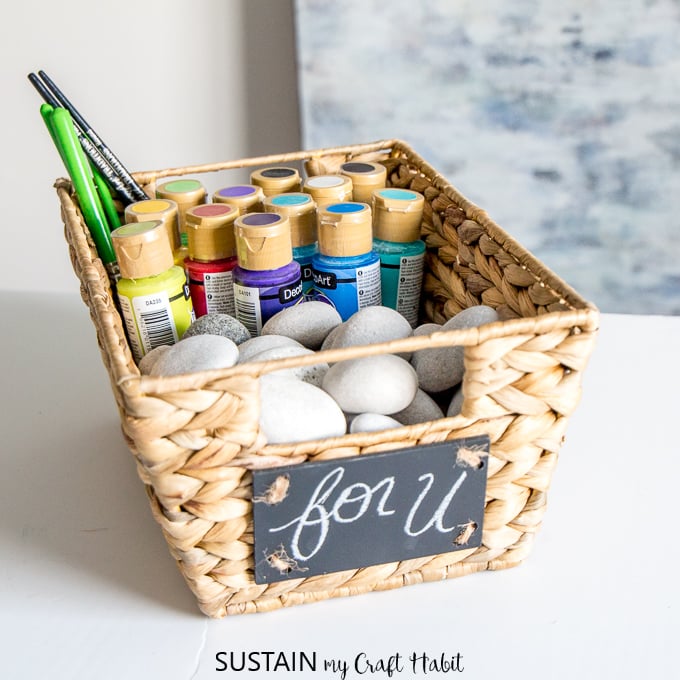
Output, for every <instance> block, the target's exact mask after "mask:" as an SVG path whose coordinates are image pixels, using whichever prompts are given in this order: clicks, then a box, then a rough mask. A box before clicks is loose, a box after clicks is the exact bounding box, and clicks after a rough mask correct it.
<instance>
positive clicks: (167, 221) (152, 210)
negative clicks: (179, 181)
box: [125, 198, 181, 252]
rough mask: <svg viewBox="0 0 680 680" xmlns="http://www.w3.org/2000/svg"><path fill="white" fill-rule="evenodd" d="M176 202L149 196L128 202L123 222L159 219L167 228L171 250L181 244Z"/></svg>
mask: <svg viewBox="0 0 680 680" xmlns="http://www.w3.org/2000/svg"><path fill="white" fill-rule="evenodd" d="M177 212H178V211H177V203H176V202H175V201H172V200H170V199H169V198H164V199H159V198H149V199H147V200H145V201H136V202H135V203H130V205H128V206H127V207H126V208H125V222H126V223H127V224H129V223H130V222H148V221H149V220H160V221H161V222H163V224H164V225H165V228H166V229H167V230H168V237H169V239H170V247H171V248H172V250H173V252H174V251H175V250H177V249H178V248H179V247H180V246H181V242H180V239H179V221H178V217H177Z"/></svg>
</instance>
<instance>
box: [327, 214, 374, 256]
mask: <svg viewBox="0 0 680 680" xmlns="http://www.w3.org/2000/svg"><path fill="white" fill-rule="evenodd" d="M318 214H319V252H320V253H321V254H322V255H328V256H330V257H349V256H353V255H364V254H365V253H370V252H371V250H372V248H373V230H372V226H371V222H372V219H371V208H370V207H369V206H368V204H366V203H355V202H351V201H347V202H345V203H331V204H330V205H327V206H325V207H324V208H322V209H321V210H319V213H318Z"/></svg>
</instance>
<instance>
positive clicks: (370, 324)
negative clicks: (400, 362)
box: [333, 305, 413, 359]
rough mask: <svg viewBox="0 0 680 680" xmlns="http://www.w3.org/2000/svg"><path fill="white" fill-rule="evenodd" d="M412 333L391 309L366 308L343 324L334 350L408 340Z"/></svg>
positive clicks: (378, 306)
mask: <svg viewBox="0 0 680 680" xmlns="http://www.w3.org/2000/svg"><path fill="white" fill-rule="evenodd" d="M411 333H413V329H412V328H411V324H410V323H409V322H408V321H407V320H406V319H405V318H404V317H403V316H402V315H401V314H399V312H397V311H396V310H394V309H392V308H391V307H383V306H380V305H374V306H372V307H364V308H363V309H360V310H359V311H358V312H355V313H354V314H352V316H350V317H349V319H347V321H345V323H343V324H342V326H341V327H340V329H339V330H338V332H337V334H336V335H335V336H334V338H333V349H339V348H341V347H355V346H357V345H372V344H375V343H380V342H387V341H389V340H398V339H400V338H408V337H410V335H411ZM404 358H406V359H408V356H405V357H404Z"/></svg>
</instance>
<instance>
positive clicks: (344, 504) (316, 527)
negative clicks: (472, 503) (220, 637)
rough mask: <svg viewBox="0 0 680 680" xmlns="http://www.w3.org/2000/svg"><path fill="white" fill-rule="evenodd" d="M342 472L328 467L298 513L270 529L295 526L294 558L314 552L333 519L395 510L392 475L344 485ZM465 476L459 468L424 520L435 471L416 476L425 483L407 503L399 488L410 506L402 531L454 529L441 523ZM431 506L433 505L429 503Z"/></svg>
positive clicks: (413, 533)
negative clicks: (373, 482) (425, 505)
mask: <svg viewBox="0 0 680 680" xmlns="http://www.w3.org/2000/svg"><path fill="white" fill-rule="evenodd" d="M344 474H345V470H344V468H343V467H340V466H339V467H336V468H335V469H333V470H331V471H330V472H329V473H328V474H327V475H326V476H325V477H324V478H323V479H322V480H321V481H320V482H319V484H318V485H317V486H316V488H315V489H314V490H313V492H312V494H311V496H310V498H309V501H308V503H307V506H306V507H305V509H304V510H303V512H302V513H301V514H300V515H298V516H297V517H295V518H293V519H292V520H290V521H289V522H286V523H285V524H282V525H281V526H278V527H272V528H270V529H269V531H270V532H271V533H276V532H279V531H283V530H284V529H288V528H289V527H293V526H294V527H295V530H294V532H293V537H292V538H291V541H290V548H291V553H292V557H293V558H294V559H295V560H297V561H303V562H304V561H305V560H309V559H310V558H312V557H313V556H314V555H316V554H317V553H318V552H319V550H321V548H322V547H323V545H324V542H325V540H326V538H327V536H328V532H329V529H330V527H331V524H332V523H333V522H337V523H339V524H351V523H352V522H356V521H357V520H358V519H359V518H360V517H362V516H363V515H365V514H366V513H367V512H368V511H369V509H373V511H374V512H375V514H376V515H377V516H378V517H387V516H390V515H394V514H395V512H396V510H395V509H394V508H390V500H391V498H392V491H393V490H394V486H395V478H394V477H385V478H384V479H382V480H381V481H379V482H378V483H377V484H374V485H373V486H369V485H368V484H365V483H363V482H355V483H354V484H350V485H349V486H343V485H342V478H343V476H344ZM466 477H467V472H465V471H462V472H460V474H459V476H458V477H457V478H456V479H455V481H454V482H453V484H452V486H451V488H450V489H449V490H448V492H447V493H446V495H445V496H444V497H443V498H442V500H441V502H440V503H439V504H438V505H437V506H436V508H435V510H434V512H432V514H431V515H430V516H429V517H427V518H426V521H424V522H423V520H422V518H419V517H417V516H418V511H419V509H420V507H421V505H422V504H423V501H424V500H425V498H426V497H427V496H428V494H429V493H430V489H431V488H432V485H433V484H434V475H433V474H432V473H431V472H427V473H425V474H422V475H420V476H419V477H418V482H421V483H424V485H423V487H422V489H421V491H420V493H419V495H418V497H417V498H415V499H414V500H413V501H412V502H411V503H410V504H407V499H406V498H405V496H404V493H403V490H401V492H400V494H399V506H400V507H404V506H406V507H408V508H409V509H408V512H407V514H406V518H405V520H404V524H403V531H404V534H406V536H409V537H414V536H419V535H421V534H423V533H425V532H426V531H428V530H430V529H432V528H434V529H435V530H436V531H438V532H440V533H449V532H451V531H453V530H454V529H455V528H456V525H453V526H450V527H447V526H444V515H445V514H446V511H447V509H448V508H449V506H450V505H451V502H452V501H453V498H454V496H455V495H456V492H457V491H458V490H459V489H460V487H461V486H462V484H463V482H464V481H465V479H466ZM374 500H375V502H374ZM430 507H432V505H431V504H430ZM421 514H422V513H421ZM419 519H420V521H421V522H422V523H421V524H420V526H418V520H419ZM304 532H307V533H306V535H305V541H304V545H306V546H308V548H307V549H306V551H304V552H303V550H302V549H301V543H302V541H301V539H302V536H303V533H304ZM309 532H314V533H312V539H313V537H314V534H316V540H311V541H310V536H309Z"/></svg>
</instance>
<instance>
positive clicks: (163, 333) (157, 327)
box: [132, 291, 178, 354]
mask: <svg viewBox="0 0 680 680" xmlns="http://www.w3.org/2000/svg"><path fill="white" fill-rule="evenodd" d="M132 304H133V307H134V310H135V316H136V317H137V327H138V328H139V338H140V341H141V344H142V348H143V351H144V354H146V353H147V352H149V351H151V350H152V349H153V348H154V347H160V346H161V345H173V344H174V343H176V342H177V340H178V337H177V330H176V329H175V324H174V323H173V317H172V309H171V307H170V299H169V297H168V294H167V292H165V291H161V292H159V293H153V294H152V295H143V296H140V297H136V298H134V299H133V301H132Z"/></svg>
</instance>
